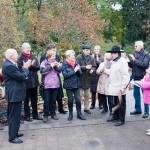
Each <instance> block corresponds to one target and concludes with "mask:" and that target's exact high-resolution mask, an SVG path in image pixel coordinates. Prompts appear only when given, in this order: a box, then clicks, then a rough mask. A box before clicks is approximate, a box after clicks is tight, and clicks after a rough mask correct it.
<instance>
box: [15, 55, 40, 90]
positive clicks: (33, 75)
mask: <svg viewBox="0 0 150 150" xmlns="http://www.w3.org/2000/svg"><path fill="white" fill-rule="evenodd" d="M30 59H31V60H35V63H34V65H33V66H30V67H29V75H28V78H27V80H26V87H27V89H31V88H36V87H38V85H39V80H38V74H37V72H38V71H39V70H40V65H39V63H38V60H37V58H36V57H35V56H34V55H32V54H31V57H30ZM26 61H27V59H26V58H25V56H24V55H23V54H21V56H20V57H19V58H18V68H20V69H22V66H23V62H26Z"/></svg>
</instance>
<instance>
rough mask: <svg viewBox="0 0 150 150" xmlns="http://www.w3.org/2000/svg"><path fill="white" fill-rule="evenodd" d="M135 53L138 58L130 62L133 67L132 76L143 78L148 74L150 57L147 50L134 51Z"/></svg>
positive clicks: (135, 78) (138, 78)
mask: <svg viewBox="0 0 150 150" xmlns="http://www.w3.org/2000/svg"><path fill="white" fill-rule="evenodd" d="M133 55H134V57H135V58H136V59H135V60H131V61H130V62H129V63H128V65H129V67H130V68H132V78H133V79H134V80H141V79H143V77H144V75H145V74H146V69H147V68H148V67H149V61H150V57H149V54H148V53H147V52H146V51H145V50H141V51H139V52H137V51H134V52H133Z"/></svg>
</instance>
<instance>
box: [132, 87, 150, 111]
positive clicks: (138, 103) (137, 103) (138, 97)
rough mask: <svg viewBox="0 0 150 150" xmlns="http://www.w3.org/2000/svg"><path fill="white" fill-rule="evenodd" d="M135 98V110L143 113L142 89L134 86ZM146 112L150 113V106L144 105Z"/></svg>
mask: <svg viewBox="0 0 150 150" xmlns="http://www.w3.org/2000/svg"><path fill="white" fill-rule="evenodd" d="M133 96H134V99H135V110H136V111H137V112H141V111H142V109H141V94H140V87H138V86H135V85H134V89H133ZM144 112H146V113H149V105H148V104H144Z"/></svg>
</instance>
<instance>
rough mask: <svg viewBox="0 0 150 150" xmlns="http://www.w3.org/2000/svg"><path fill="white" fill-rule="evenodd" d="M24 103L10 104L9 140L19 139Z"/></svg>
mask: <svg viewBox="0 0 150 150" xmlns="http://www.w3.org/2000/svg"><path fill="white" fill-rule="evenodd" d="M21 105H22V102H21V101H20V102H8V107H7V118H8V135H9V140H13V139H15V138H16V137H17V134H18V131H19V128H20V117H21Z"/></svg>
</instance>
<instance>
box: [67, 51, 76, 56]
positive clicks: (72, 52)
mask: <svg viewBox="0 0 150 150" xmlns="http://www.w3.org/2000/svg"><path fill="white" fill-rule="evenodd" d="M71 54H75V52H74V50H67V51H66V52H65V56H66V57H68V56H70V55H71Z"/></svg>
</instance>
